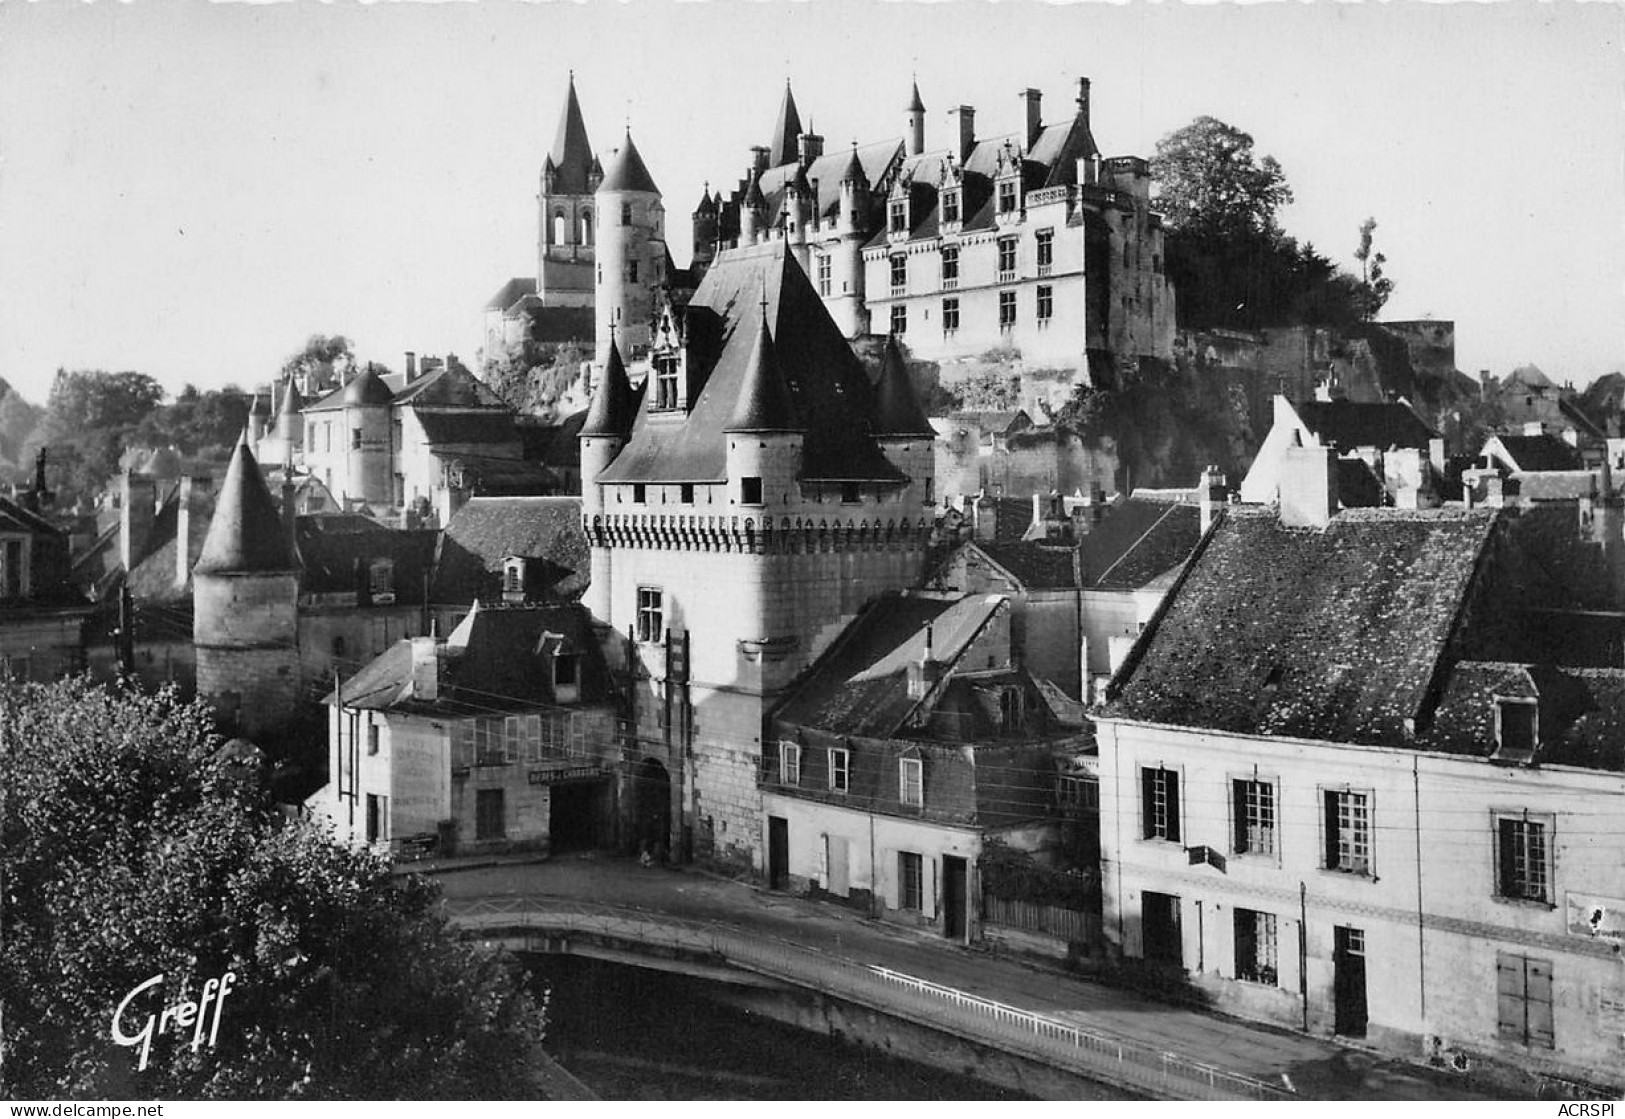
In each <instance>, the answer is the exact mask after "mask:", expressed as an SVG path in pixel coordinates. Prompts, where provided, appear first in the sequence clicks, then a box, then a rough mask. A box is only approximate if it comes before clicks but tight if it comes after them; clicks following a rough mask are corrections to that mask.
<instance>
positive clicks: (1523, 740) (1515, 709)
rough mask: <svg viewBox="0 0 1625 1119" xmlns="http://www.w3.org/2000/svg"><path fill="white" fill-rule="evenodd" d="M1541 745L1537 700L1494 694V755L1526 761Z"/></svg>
mask: <svg viewBox="0 0 1625 1119" xmlns="http://www.w3.org/2000/svg"><path fill="white" fill-rule="evenodd" d="M1539 745H1540V704H1539V702H1538V701H1537V700H1533V699H1524V698H1521V697H1520V698H1509V697H1506V696H1496V697H1495V756H1496V757H1497V758H1501V759H1505V760H1509V761H1524V762H1527V761H1529V760H1531V759H1532V758H1534V756H1535V749H1536V747H1538V746H1539Z"/></svg>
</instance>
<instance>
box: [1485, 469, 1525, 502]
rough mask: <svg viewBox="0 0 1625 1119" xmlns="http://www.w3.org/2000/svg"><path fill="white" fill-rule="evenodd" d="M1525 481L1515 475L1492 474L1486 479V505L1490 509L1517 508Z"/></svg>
mask: <svg viewBox="0 0 1625 1119" xmlns="http://www.w3.org/2000/svg"><path fill="white" fill-rule="evenodd" d="M1522 492H1523V483H1522V482H1520V481H1519V480H1518V479H1517V478H1515V477H1511V476H1508V477H1505V478H1503V477H1501V475H1499V474H1491V475H1489V476H1488V477H1486V478H1485V479H1484V506H1485V508H1488V509H1515V508H1517V506H1518V497H1519V495H1520V494H1521V493H1522Z"/></svg>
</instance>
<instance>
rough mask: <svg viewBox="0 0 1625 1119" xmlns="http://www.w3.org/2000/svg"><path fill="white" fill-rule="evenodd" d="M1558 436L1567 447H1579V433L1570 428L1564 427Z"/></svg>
mask: <svg viewBox="0 0 1625 1119" xmlns="http://www.w3.org/2000/svg"><path fill="white" fill-rule="evenodd" d="M1558 434H1559V435H1561V436H1562V437H1563V442H1565V443H1567V444H1568V445H1569V446H1571V447H1579V445H1580V433H1579V432H1578V431H1576V430H1574V429H1573V428H1572V427H1565V428H1564V429H1563V430H1562V431H1560V432H1558Z"/></svg>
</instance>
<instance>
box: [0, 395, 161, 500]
mask: <svg viewBox="0 0 1625 1119" xmlns="http://www.w3.org/2000/svg"><path fill="white" fill-rule="evenodd" d="M163 398H164V390H163V387H162V386H161V385H159V384H158V382H157V381H155V380H153V379H152V378H151V377H149V376H147V375H146V374H145V373H134V372H122V373H108V372H105V371H103V370H100V369H76V370H73V371H71V372H70V371H69V370H66V369H58V370H57V371H56V380H55V381H53V382H52V384H51V396H50V399H49V400H47V401H46V405H45V419H44V422H43V423H41V424H40V425H39V427H38V428H37V429H36V430H35V433H34V436H33V438H31V439H30V440H29V445H28V446H27V447H26V448H25V450H24V453H23V455H22V456H21V460H20V461H21V462H22V463H25V464H31V463H32V462H33V456H34V452H35V451H36V450H38V449H39V448H40V447H42V446H43V447H46V448H47V449H48V464H49V470H50V474H49V475H48V477H49V478H50V484H51V488H52V489H54V490H56V491H57V492H58V495H59V500H65V499H68V498H71V497H72V496H74V495H77V494H84V493H94V492H95V491H96V490H98V489H100V488H101V486H102V485H103V484H104V483H106V481H107V479H108V478H110V477H111V476H112V474H113V472H114V470H116V469H117V467H118V460H119V456H120V455H122V454H123V453H124V448H125V446H126V445H127V444H128V443H129V441H130V436H131V434H132V433H133V432H134V431H135V429H136V428H137V426H139V425H140V423H141V421H142V420H144V419H146V418H147V417H148V416H150V415H151V414H152V413H153V411H154V410H156V409H157V407H158V405H159V403H160V402H162V400H163Z"/></svg>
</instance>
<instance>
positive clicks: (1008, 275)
mask: <svg viewBox="0 0 1625 1119" xmlns="http://www.w3.org/2000/svg"><path fill="white" fill-rule="evenodd" d="M1015 281H1016V270H1015V269H1014V268H1001V269H999V283H1001V284H1013V283H1015Z"/></svg>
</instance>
